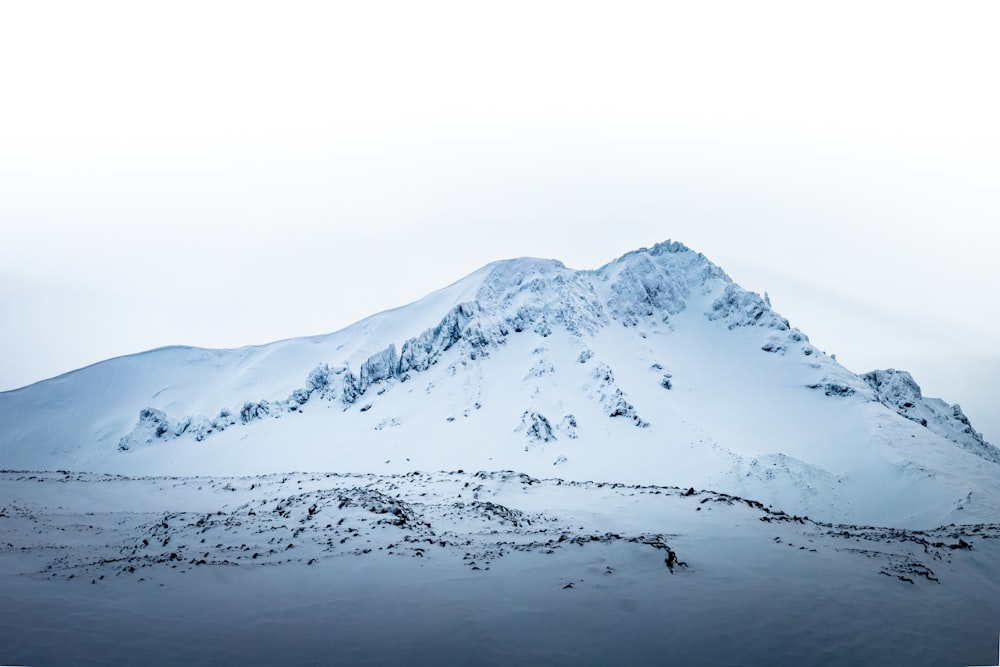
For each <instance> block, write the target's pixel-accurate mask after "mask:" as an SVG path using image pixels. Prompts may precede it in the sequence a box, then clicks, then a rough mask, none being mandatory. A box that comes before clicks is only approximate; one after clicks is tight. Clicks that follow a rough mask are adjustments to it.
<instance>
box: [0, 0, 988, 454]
mask: <svg viewBox="0 0 1000 667" xmlns="http://www.w3.org/2000/svg"><path fill="white" fill-rule="evenodd" d="M998 31H1000V4H998V3H995V2H963V3H921V2H902V3H877V2H859V3H849V2H848V3H844V2H841V3H835V4H833V3H825V4H823V5H819V4H817V3H801V2H788V3H760V2H755V3H743V2H738V3H723V2H684V3H677V4H675V5H670V4H666V3H660V2H657V3H628V2H620V1H619V2H614V3H612V2H606V3H585V2H566V3H554V2H538V1H534V2H524V3H518V2H505V3H490V4H487V3H474V2H456V3H440V2H405V3H376V2H371V3H364V2H351V3H347V2H345V3H316V4H310V3H285V2H283V3H278V2H274V3H252V2H234V3H212V2H190V3H185V2H170V3H136V2H122V3H106V2H87V3H78V2H67V3H53V2H42V1H39V2H22V3H3V4H2V5H0V232H2V236H0V349H2V350H3V354H2V355H0V389H10V388H14V387H17V386H21V385H24V384H27V383H30V382H34V381H37V380H40V379H43V378H45V377H49V376H52V375H55V374H58V373H61V372H65V371H68V370H71V369H73V368H77V367H79V366H82V365H85V364H88V363H92V362H95V361H99V360H101V359H105V358H107V357H111V356H116V355H121V354H127V353H131V352H136V351H139V350H143V349H148V348H152V347H157V346H161V345H167V344H191V345H200V346H206V347H235V346H240V345H245V344H252V343H264V342H268V341H271V340H275V339H278V338H285V337H291V336H300V335H307V334H316V333H324V332H328V331H333V330H336V329H339V328H341V327H343V326H346V325H347V324H350V323H351V322H354V321H356V320H358V319H360V318H362V317H364V316H366V315H369V314H372V313H373V312H376V311H379V310H383V309H385V308H389V307H393V306H397V305H400V304H402V303H405V302H409V301H412V300H415V299H418V298H420V297H422V296H423V295H425V294H427V293H428V292H430V291H432V290H434V289H437V288H439V287H442V286H444V285H445V284H447V283H450V282H453V281H454V280H457V279H458V278H461V277H462V276H464V275H466V274H467V273H469V272H471V271H473V270H475V269H477V268H479V267H480V266H482V265H483V264H485V263H487V262H489V261H492V260H495V259H501V258H505V257H514V256H525V255H531V256H542V257H555V258H558V259H561V260H563V261H564V262H565V263H566V264H568V265H569V266H572V267H575V268H595V267H597V266H599V265H601V264H603V263H605V262H607V261H610V260H611V259H613V258H615V257H617V256H618V255H621V254H622V253H624V252H626V251H628V250H631V249H634V248H637V247H640V246H649V245H652V244H653V243H656V242H658V241H662V240H665V239H667V238H672V239H675V240H679V241H682V242H684V243H686V244H687V245H689V246H691V247H693V248H695V249H696V250H699V251H701V252H703V253H705V254H706V255H707V256H708V257H709V258H710V259H711V260H713V261H714V262H716V263H717V264H719V265H720V266H722V267H723V268H724V269H725V270H726V271H727V272H728V273H729V274H730V275H731V276H732V277H733V278H734V279H735V280H736V281H737V282H739V283H740V284H742V285H743V286H744V287H748V288H750V289H754V290H757V291H764V290H767V291H768V292H769V293H770V296H771V299H772V303H773V304H774V306H775V308H776V309H777V310H778V311H779V312H781V313H782V314H784V315H785V316H786V317H788V318H789V319H790V320H791V321H792V324H793V325H796V326H798V327H800V328H801V329H802V330H803V331H805V332H806V333H808V334H809V335H810V337H811V338H812V340H813V342H815V343H816V344H817V345H818V346H819V347H821V348H822V349H825V350H826V351H828V352H834V353H837V355H838V359H840V361H841V362H843V363H844V364H845V365H847V366H848V367H849V368H851V369H852V370H855V371H859V372H860V371H866V370H870V369H871V368H875V367H880V368H884V367H896V368H903V369H907V370H910V371H911V372H913V373H914V375H915V377H916V378H917V381H918V382H920V383H921V385H922V386H923V388H924V390H925V393H927V394H928V395H932V396H942V397H944V398H945V399H946V400H948V401H950V402H959V403H961V404H962V405H963V407H965V409H966V411H967V412H968V413H969V415H970V417H972V419H973V423H974V424H975V425H976V426H977V427H978V428H979V429H980V430H982V431H983V432H984V433H985V435H986V436H987V438H988V439H990V440H992V441H993V442H1000V417H995V416H994V410H995V407H996V405H997V401H998V398H1000V389H998V388H997V387H996V386H995V383H994V382H993V380H994V378H996V377H997V375H998V373H1000V351H998V350H997V348H996V347H995V342H996V341H998V340H1000V311H998V309H997V307H996V298H995V290H996V289H997V287H1000V268H998V266H997V264H996V263H995V262H994V258H995V257H996V255H997V251H998V250H1000V225H998V223H1000V129H998V121H997V119H998V118H1000V86H998V84H997V81H998V77H997V66H998V65H1000V40H998V39H997V38H996V35H997V34H998Z"/></svg>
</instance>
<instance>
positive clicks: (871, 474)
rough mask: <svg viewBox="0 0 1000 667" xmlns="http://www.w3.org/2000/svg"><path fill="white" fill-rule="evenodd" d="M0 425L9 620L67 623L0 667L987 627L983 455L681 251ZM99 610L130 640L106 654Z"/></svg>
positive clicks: (943, 636) (166, 363) (136, 363)
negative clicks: (138, 656)
mask: <svg viewBox="0 0 1000 667" xmlns="http://www.w3.org/2000/svg"><path fill="white" fill-rule="evenodd" d="M0 424H3V427H2V431H0V469H3V470H6V471H8V472H4V473H0V525H2V526H3V536H4V537H3V539H2V540H0V543H2V544H0V548H2V549H3V550H4V551H3V552H4V554H5V558H4V559H3V563H4V565H3V567H4V571H3V575H2V576H3V578H4V582H5V584H6V585H5V586H3V587H2V590H4V591H5V593H4V595H5V596H6V599H5V600H4V602H5V605H4V606H5V608H7V609H13V608H15V607H17V608H20V607H22V606H23V605H24V604H25V601H26V600H29V599H30V600H33V601H34V602H32V605H33V606H30V607H29V608H27V609H28V611H26V612H24V614H13V613H9V612H8V613H7V614H6V615H5V616H4V617H3V619H2V622H3V628H4V631H3V632H2V633H0V636H5V637H10V638H15V637H26V636H30V633H31V631H32V628H49V627H51V624H52V623H56V624H59V623H66V622H68V619H75V620H73V621H72V622H70V623H69V627H70V629H69V630H68V631H67V634H66V639H65V642H67V643H58V642H57V643H55V644H53V645H52V649H51V652H49V653H45V650H48V649H42V648H40V647H41V645H40V644H39V643H37V642H34V643H32V642H25V641H17V640H14V639H11V640H8V641H9V643H7V644H5V645H4V646H0V649H2V650H0V658H2V659H4V660H8V661H21V662H39V663H40V662H50V661H56V662H58V661H59V659H58V658H59V656H62V655H65V653H64V651H65V650H66V646H67V645H68V642H74V641H81V642H85V643H87V645H88V646H92V647H93V648H94V650H95V651H97V652H99V653H100V654H101V655H102V656H107V655H111V657H115V656H114V655H112V654H113V653H114V652H115V651H119V652H120V653H119V654H118V655H117V658H118V659H119V660H122V661H128V656H129V655H131V653H130V651H144V652H149V651H154V649H155V651H157V653H156V655H162V656H163V658H162V659H163V660H164V661H168V659H169V661H171V662H176V661H179V660H183V661H185V662H192V661H193V662H199V661H203V662H219V661H227V662H233V661H237V662H261V663H262V662H265V661H267V658H268V657H270V658H271V661H274V660H275V659H276V658H275V656H276V654H275V653H273V652H269V651H268V650H265V647H263V646H262V645H261V643H260V642H261V641H263V639H260V640H256V639H254V635H255V632H259V633H260V636H261V637H271V638H272V641H276V640H274V639H273V638H274V637H275V634H276V633H277V632H278V630H279V629H280V628H283V627H291V626H294V627H297V628H300V629H301V633H302V635H301V637H302V639H301V641H299V642H291V641H290V640H281V641H280V642H278V643H276V644H275V645H274V647H273V648H275V650H277V647H278V646H280V650H281V651H283V652H285V653H284V655H285V657H287V658H288V660H280V661H283V662H312V661H315V660H317V659H319V658H318V657H317V656H319V655H325V653H324V652H325V651H334V650H337V651H345V653H343V655H344V656H345V659H349V660H351V661H352V662H358V661H360V662H365V661H370V662H380V661H388V660H394V661H399V660H400V658H401V656H404V655H407V656H411V657H412V658H413V659H412V660H410V661H417V662H419V661H421V658H420V656H423V659H426V661H430V660H432V659H434V658H440V656H441V655H443V654H444V652H446V651H447V652H449V653H451V652H454V655H456V656H469V657H470V659H471V657H472V656H474V655H479V656H480V657H482V656H483V655H485V656H486V660H485V661H486V662H490V661H493V662H509V661H511V660H513V659H515V658H516V659H519V660H526V661H529V662H552V663H564V662H578V661H580V660H590V659H591V657H592V656H599V658H594V659H595V660H596V661H598V662H648V661H649V656H651V655H660V654H661V652H663V651H669V652H670V655H671V656H672V657H673V658H677V659H689V660H691V661H704V660H703V659H701V660H698V659H697V658H696V656H698V655H702V656H704V655H710V656H714V659H710V660H708V662H713V663H718V664H726V663H727V662H728V663H735V662H737V661H739V660H740V658H738V656H740V655H745V656H750V657H751V658H752V657H753V656H757V657H759V658H760V659H761V660H763V657H764V656H772V661H773V656H774V655H781V656H784V658H785V659H784V660H781V661H779V662H789V661H792V660H796V661H799V662H802V663H804V664H810V663H815V664H824V663H828V662H831V661H834V662H836V661H838V658H837V656H836V654H835V653H834V652H831V651H834V650H835V648H837V647H839V648H841V649H846V650H848V651H849V653H850V655H851V656H852V661H859V660H861V659H862V658H864V659H865V660H868V659H871V660H885V659H887V658H892V659H893V660H896V659H897V658H898V656H901V655H904V654H905V655H906V656H909V657H910V658H912V659H913V660H915V661H916V663H919V662H921V661H924V662H926V664H935V662H940V660H938V659H939V658H943V657H945V656H946V655H947V654H948V653H949V652H954V651H955V650H956V649H957V648H958V646H957V645H956V643H955V642H958V641H962V642H968V643H969V645H972V644H973V643H975V642H979V641H980V639H983V640H985V639H986V638H987V637H988V636H991V635H992V634H993V630H990V633H988V634H986V635H982V637H981V636H980V634H981V633H982V632H983V630H984V629H985V628H987V627H988V626H989V623H990V622H995V621H996V620H997V619H998V618H1000V610H998V608H997V606H996V602H995V600H997V599H1000V595H996V593H998V592H1000V591H997V590H996V583H995V582H996V581H998V579H997V578H996V576H995V575H996V574H997V572H996V567H997V559H996V555H997V554H996V551H995V547H994V544H996V541H995V538H996V537H997V535H998V530H997V528H996V526H995V521H996V518H997V517H998V516H1000V484H998V473H1000V468H998V467H997V466H998V463H1000V451H998V450H997V449H996V448H995V447H993V446H992V445H990V444H989V443H986V442H985V441H984V440H983V439H982V436H981V435H980V434H979V433H977V432H976V431H975V429H974V428H973V427H972V425H971V424H970V423H969V421H968V419H967V418H966V417H965V415H964V413H962V411H961V408H959V407H958V406H957V405H949V404H947V403H945V402H944V401H941V400H940V399H933V398H927V397H924V396H923V395H922V394H921V392H920V389H919V386H918V385H917V384H916V382H915V381H914V380H913V378H911V377H910V376H909V375H908V374H906V373H905V372H903V371H894V370H889V371H873V372H871V373H868V374H865V375H857V374H855V373H853V372H851V371H850V370H848V369H847V368H844V367H843V366H842V365H840V364H839V363H838V362H837V361H836V360H835V359H834V358H832V357H831V356H828V355H826V354H825V353H824V352H823V351H821V350H819V349H817V348H816V347H815V346H814V345H813V344H812V343H810V341H809V338H808V337H807V336H806V335H805V334H804V333H802V332H801V331H799V330H798V329H796V328H794V327H793V326H792V325H791V323H790V322H789V321H788V320H787V319H786V318H785V317H783V316H782V315H780V314H778V313H776V312H774V311H773V310H772V309H771V307H770V304H769V303H768V300H767V299H766V297H761V296H760V295H757V294H754V293H752V292H748V291H746V290H743V289H742V288H741V287H739V286H738V285H737V284H736V283H734V282H733V281H732V280H731V279H730V278H729V277H728V276H727V275H726V274H725V272H723V271H722V269H720V268H719V267H717V266H715V265H714V264H712V263H711V262H710V261H709V260H708V259H707V258H705V257H704V256H702V255H700V254H698V253H696V252H694V251H691V250H689V249H688V248H686V247H685V246H683V245H681V244H679V243H675V242H666V243H663V244H659V245H657V246H654V247H653V248H650V249H640V250H637V251H634V252H631V253H628V254H627V255H625V256H623V257H621V258H619V259H617V260H615V261H613V262H610V263H609V264H607V265H606V266H604V267H601V268H600V269H597V270H594V271H575V270H573V269H570V268H568V267H566V266H565V265H563V264H562V263H560V262H558V261H555V260H544V259H530V258H529V259H517V260H507V261H502V262H495V263H493V264H490V265H488V266H486V267H484V268H483V269H481V270H479V271H477V272H475V273H473V274H472V275H470V276H468V277H467V278H464V279H462V280H460V281H458V282H456V283H454V284H452V285H450V286H449V287H446V288H445V289H443V290H440V291H438V292H435V293H434V294H432V295H430V296H428V297H427V298H425V299H423V300H421V301H418V302H415V303H413V304H409V305H407V306H403V307H401V308H397V309H395V310H391V311H386V312H383V313H380V314H377V315H374V316H372V317H370V318H367V319H365V320H362V321H361V322H358V323H357V324H355V325H352V326H350V327H348V328H346V329H344V330H341V331H338V332H334V333H331V334H329V335H325V336H316V337H311V338H300V339H289V340H284V341H278V342H276V343H271V344H268V345H261V346H255V347H248V348H241V349H236V350H203V349H197V348H185V347H172V348H162V349H158V350H152V351H149V352H145V353H141V354H137V355H132V356H128V357H120V358H117V359H111V360H108V361H106V362H102V363H100V364H95V365H93V366H90V367H87V368H84V369H80V370H78V371H75V372H73V373H68V374H66V375H62V376H59V377H57V378H53V379H51V380H47V381H44V382H40V383H37V384H34V385H31V386H29V387H25V388H22V389H19V390H15V391H11V392H4V393H0ZM28 470H30V471H36V472H33V473H27V472H12V471H28ZM56 470H60V471H71V472H62V473H55V472H52V471H56ZM461 471H465V472H461ZM474 471H483V472H474ZM497 471H515V472H509V473H505V472H497ZM688 489H690V490H691V492H690V493H688V492H687V490H688ZM744 499H745V500H744ZM328 516H329V517H335V518H336V521H331V520H330V519H328V520H327V521H326V522H324V521H322V520H319V519H320V517H324V518H325V517H328ZM806 517H808V518H806ZM338 522H339V523H338ZM866 526H867V527H868V528H866ZM871 526H885V527H886V528H870V527H871ZM209 538H211V539H209ZM279 538H280V539H279ZM560 538H562V539H561V540H560ZM202 539H204V540H205V542H204V543H202V542H201V541H200V540H202ZM275 539H279V542H280V545H281V546H280V548H278V547H277V546H276V545H277V544H278V543H276V542H275V541H274V540H275ZM144 540H145V543H143V541H144ZM341 540H343V541H341ZM567 543H568V544H569V545H572V546H573V547H574V548H570V547H569V546H566V545H567ZM938 543H940V544H941V545H944V546H934V545H936V544H938ZM202 544H204V546H201V545H202ZM289 544H293V545H294V546H293V547H292V548H291V549H289V548H288V545H289ZM962 544H972V545H973V548H972V549H971V550H970V549H967V548H966V547H964V546H961V545H962ZM140 545H141V546H140ZM150 545H152V546H150ZM390 545H391V546H390ZM459 545H461V548H460V547H459ZM798 547H804V548H803V549H799V548H798ZM282 549H284V550H285V551H282ZM365 549H369V551H365ZM814 549H815V551H814ZM390 551H391V552H392V555H391V556H390V554H389V552H390ZM501 552H502V555H501ZM670 554H674V555H673V556H670ZM665 558H666V563H667V564H669V565H670V566H671V567H670V568H666V567H665V560H664V559H665ZM680 561H683V562H685V563H687V565H686V566H682V565H679V564H678V563H679V562H680ZM470 562H471V563H473V564H471V565H470ZM487 563H488V564H487ZM487 567H488V568H489V570H488V571H487V569H486V568H487ZM129 568H133V569H134V571H132V570H129ZM473 568H476V569H473ZM669 569H672V570H673V573H672V574H671V572H670V571H668V570H669ZM487 572H488V574H487ZM70 575H72V577H71V576H70ZM102 575H103V577H104V578H103V579H101V578H100V577H101V576H102ZM935 580H936V581H935ZM90 581H94V583H93V584H89V583H88V582H90ZM312 581H321V582H323V586H320V587H316V586H311V585H310V582H312ZM611 582H613V584H612V583H611ZM747 582H750V583H749V584H748V583H747ZM832 582H836V583H835V584H834V583H832ZM87 586H91V587H93V588H91V589H88V588H87ZM81 589H83V590H81ZM84 590H86V591H88V592H84ZM90 591H93V592H90ZM149 591H153V593H152V594H150V593H149ZM762 591H766V592H767V596H766V597H767V598H768V599H769V600H771V602H769V603H768V604H769V605H771V606H770V607H769V608H768V609H766V610H764V609H762V608H761V607H760V604H761V598H762V597H763V596H764V594H763V592H762ZM917 591H919V593H918V592H917ZM213 595H215V596H217V599H216V598H213V597H212V596H213ZM95 596H96V597H95ZM571 596H572V597H571ZM915 596H918V597H915ZM251 598H252V600H253V603H252V604H250V603H249V600H250V599H251ZM116 599H118V600H121V602H120V605H119V603H116V602H114V600H116ZM213 599H216V601H214V602H212V601H211V600H213ZM480 599H490V600H495V601H496V602H495V604H492V605H487V606H486V607H485V608H484V607H483V606H482V605H479V604H477V603H476V600H480ZM262 600H263V601H266V602H262ZM815 600H825V601H826V602H827V605H826V606H825V607H824V611H823V614H822V615H820V616H817V615H816V614H815V613H813V606H814V601H815ZM875 600H877V601H878V604H879V605H881V608H882V609H883V613H880V614H879V617H880V618H882V617H883V616H884V615H885V610H890V611H891V614H889V615H891V616H892V617H893V618H895V619H896V621H895V624H894V625H893V626H892V627H891V628H889V629H888V630H887V635H886V637H884V638H883V639H884V641H880V640H879V638H878V637H876V636H875V634H873V633H874V631H873V630H872V629H871V628H870V627H868V626H867V625H866V623H869V622H870V623H872V624H873V627H880V626H879V624H878V623H877V622H876V621H877V620H878V619H875V618H874V616H873V614H874V612H873V611H871V610H868V611H865V609H867V608H866V607H865V605H866V604H868V605H870V604H873V601H875ZM333 601H336V602H333ZM115 605H119V606H115ZM116 609H117V610H119V611H118V612H117V613H116V612H115V610H116ZM192 609H212V610H213V611H212V613H206V612H202V613H192V612H191V610H192ZM122 610H125V611H126V612H127V613H124V612H122ZM538 610H544V613H543V612H541V611H538ZM547 615H551V617H549V616H547ZM187 616H190V619H188V618H187ZM748 618H749V619H755V620H753V621H752V622H748V621H747V619H748ZM275 619H277V620H275ZM560 619H561V620H560ZM657 619H660V620H659V621H657ZM142 622H145V623H155V624H156V626H157V627H168V628H175V629H174V630H171V631H170V633H173V634H170V633H167V634H163V635H158V636H137V635H136V633H135V630H136V629H137V628H139V627H140V626H141V623H142ZM879 622H881V621H879ZM657 623H659V624H660V625H657ZM942 623H944V624H946V625H948V632H947V633H944V632H937V633H936V634H934V633H931V632H930V629H931V628H933V627H935V625H934V624H938V625H940V624H942ZM109 624H121V626H122V627H123V628H126V629H131V630H127V633H128V636H129V639H128V640H127V641H120V642H119V641H117V639H116V640H114V641H111V642H105V641H103V640H95V639H94V638H93V637H95V636H112V637H119V636H120V634H121V632H116V633H113V634H111V635H108V633H109V632H110V631H111V630H112V628H111V625H109ZM331 625H332V626H335V627H337V628H340V629H342V630H343V631H342V632H340V631H338V632H335V633H333V635H327V634H325V633H324V632H323V630H322V628H323V627H328V626H331ZM952 626H954V627H952ZM455 627H460V628H462V629H463V632H461V633H458V634H459V635H461V637H460V638H456V637H455V633H454V631H453V629H454V628H455ZM657 627H670V628H673V629H674V630H675V632H668V633H663V632H659V631H657V630H656V628H657ZM238 628H243V629H238ZM249 628H252V629H255V630H254V632H251V631H250V630H249ZM921 628H923V629H924V630H926V631H922V630H921ZM98 632H100V633H102V634H100V635H97V634H96V633H98ZM233 633H237V634H239V636H240V637H241V638H242V639H243V643H241V644H240V645H239V646H234V645H233V644H231V643H225V645H224V646H222V645H220V646H219V648H218V650H219V651H231V653H208V654H204V655H198V654H195V653H192V652H190V651H186V649H184V648H183V647H182V646H181V645H182V644H184V642H182V641H181V639H182V637H181V635H182V634H183V635H184V636H185V637H189V638H190V637H195V638H198V641H196V642H195V645H200V644H205V643H211V638H212V637H217V636H225V635H231V634H233ZM949 633H950V634H949ZM913 634H915V635H916V636H920V637H921V638H922V639H921V641H920V642H913V641H911V638H912V637H911V635H913ZM84 636H86V637H89V639H83V638H82V637H84ZM519 637H522V638H523V637H529V638H531V639H532V641H533V642H534V644H532V643H531V642H528V644H527V645H526V644H525V642H524V641H522V640H520V639H518V638H519ZM791 637H795V639H794V640H792V639H790V638H791ZM779 640H781V641H782V642H783V643H782V644H781V648H780V650H779V649H777V648H776V646H778V644H777V642H778V641H779ZM334 644H336V647H335V646H334ZM505 646H522V647H524V651H525V653H524V654H523V655H521V654H514V653H510V652H509V651H508V649H505V648H504V647H505ZM531 646H535V647H536V648H533V649H532V648H530V647H531ZM977 646H978V644H977ZM421 647H422V648H421ZM484 647H485V649H484ZM831 647H834V648H831ZM887 647H890V648H887ZM482 650H485V654H483V653H482ZM984 650H985V649H982V650H980V649H979V648H977V649H976V651H975V652H973V653H972V654H971V655H970V656H969V657H968V658H967V659H966V658H963V659H964V660H966V661H967V662H974V661H977V660H979V661H981V660H983V659H986V656H987V655H988V654H987V653H984V652H983V651H984ZM413 651H416V652H415V653H414V652H413ZM706 651H707V653H705V652H706ZM892 651H896V652H897V653H893V652H892ZM900 651H901V652H902V653H900ZM109 652H110V653H109ZM741 652H742V653H741ZM338 655H340V653H338ZM976 656H981V657H978V658H977V657H976ZM932 658H933V659H932ZM750 661H751V662H753V660H752V659H751V660H750ZM861 661H864V660H861ZM477 662H479V660H477ZM916 663H915V664H916Z"/></svg>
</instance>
